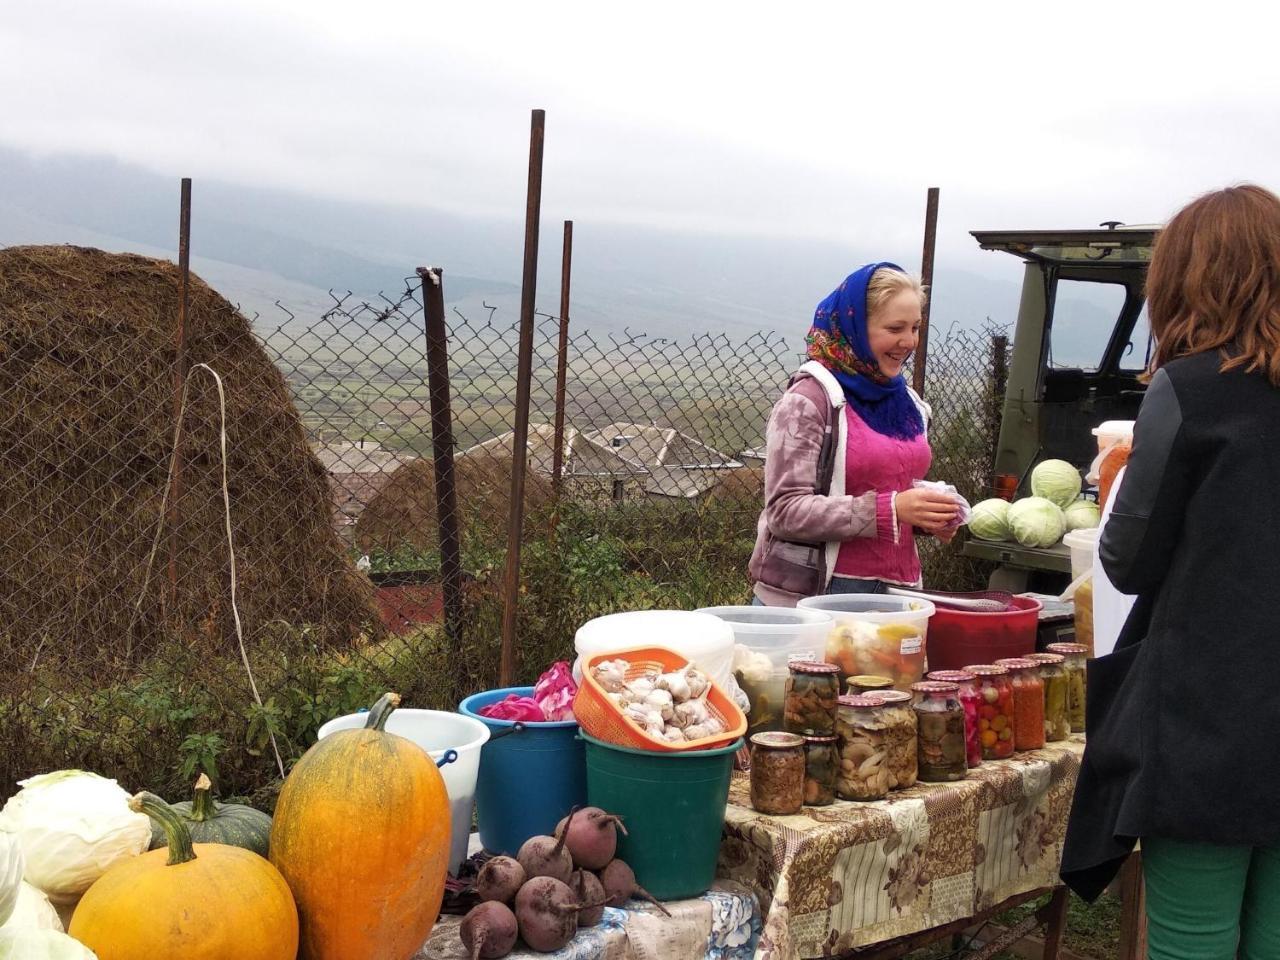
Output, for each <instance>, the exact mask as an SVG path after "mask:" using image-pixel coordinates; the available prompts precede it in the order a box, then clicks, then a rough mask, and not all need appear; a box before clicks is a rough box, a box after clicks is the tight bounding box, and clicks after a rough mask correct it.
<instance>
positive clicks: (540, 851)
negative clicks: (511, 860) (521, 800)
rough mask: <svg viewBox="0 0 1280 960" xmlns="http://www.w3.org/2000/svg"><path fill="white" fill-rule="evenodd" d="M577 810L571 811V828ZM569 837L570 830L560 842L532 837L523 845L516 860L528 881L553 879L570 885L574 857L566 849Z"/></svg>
mask: <svg viewBox="0 0 1280 960" xmlns="http://www.w3.org/2000/svg"><path fill="white" fill-rule="evenodd" d="M577 809H578V808H577V807H574V808H573V810H570V811H569V826H570V827H572V825H573V815H574V814H575V813H576V812H577ZM568 835H569V831H568V830H562V831H560V839H559V840H557V839H556V838H555V837H546V836H542V837H530V838H529V839H528V840H526V841H525V842H524V843H523V844H521V846H520V852H519V853H518V854H516V859H517V860H519V861H520V866H522V867H524V873H525V877H526V878H527V879H528V880H532V879H534V878H535V877H551V878H553V879H555V880H559V881H560V882H561V883H563V884H566V885H567V884H568V883H569V878H570V877H571V876H573V857H571V856H569V851H568V850H566V849H565V847H564V844H565V838H566V837H568ZM526 882H527V881H526Z"/></svg>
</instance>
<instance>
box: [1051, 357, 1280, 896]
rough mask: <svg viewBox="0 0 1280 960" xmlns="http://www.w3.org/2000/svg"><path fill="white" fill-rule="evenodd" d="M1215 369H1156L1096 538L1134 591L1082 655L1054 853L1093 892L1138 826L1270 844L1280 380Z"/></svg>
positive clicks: (1279, 749) (1277, 820)
mask: <svg viewBox="0 0 1280 960" xmlns="http://www.w3.org/2000/svg"><path fill="white" fill-rule="evenodd" d="M1220 365H1221V358H1220V357H1219V356H1218V354H1217V353H1210V354H1200V355H1197V356H1193V357H1187V358H1183V359H1179V360H1175V361H1173V362H1172V363H1169V364H1167V365H1166V366H1165V367H1163V368H1162V369H1161V370H1160V371H1159V372H1158V373H1157V374H1156V375H1155V376H1154V377H1153V378H1152V381H1151V385H1150V387H1149V389H1148V391H1147V395H1146V397H1145V399H1144V400H1143V403H1142V409H1141V411H1140V412H1139V415H1138V421H1137V424H1136V427H1135V429H1134V443H1133V451H1132V453H1131V455H1130V458H1129V463H1128V468H1127V470H1126V471H1125V478H1124V482H1123V483H1122V484H1121V486H1120V489H1119V491H1118V493H1117V499H1116V503H1115V506H1114V507H1113V509H1112V513H1111V517H1110V519H1109V520H1108V522H1107V526H1106V528H1105V530H1104V531H1103V535H1102V541H1101V543H1100V546H1099V556H1100V559H1101V562H1102V566H1103V568H1104V569H1105V570H1106V573H1107V576H1108V577H1109V578H1110V579H1111V581H1112V582H1113V583H1114V584H1115V585H1116V587H1117V588H1118V589H1119V590H1121V591H1122V592H1124V593H1128V594H1136V595H1137V596H1138V600H1137V602H1136V603H1135V605H1134V609H1133V613H1132V614H1131V615H1130V618H1129V620H1128V622H1127V623H1126V625H1125V629H1124V632H1123V634H1122V637H1121V641H1120V642H1119V643H1118V644H1117V649H1116V652H1114V653H1112V654H1110V655H1108V656H1105V657H1101V658H1099V659H1097V660H1095V661H1092V662H1091V663H1090V665H1089V681H1088V682H1089V690H1088V704H1087V709H1088V723H1089V732H1088V742H1087V744H1086V746H1085V753H1084V761H1083V764H1082V767H1081V771H1080V779H1079V781H1078V782H1077V786H1076V794H1075V799H1074V802H1073V804H1072V809H1071V818H1070V821H1069V824H1068V828H1067V838H1066V847H1065V849H1064V852H1063V863H1062V875H1063V879H1064V880H1065V881H1066V882H1067V883H1068V884H1069V885H1070V886H1071V887H1072V888H1073V889H1075V890H1076V891H1077V892H1078V893H1080V894H1081V896H1084V897H1085V898H1086V899H1093V898H1094V897H1096V896H1097V894H1098V893H1099V892H1101V890H1102V889H1103V888H1104V887H1105V886H1106V885H1107V883H1109V882H1110V880H1111V879H1112V878H1113V877H1114V875H1115V872H1116V870H1117V869H1118V868H1119V865H1120V863H1121V862H1122V861H1123V859H1124V857H1125V856H1126V855H1127V854H1128V853H1129V852H1130V851H1131V850H1132V849H1133V843H1134V841H1135V839H1138V838H1141V837H1144V836H1158V837H1167V838H1173V839H1183V840H1197V841H1202V842H1209V843H1221V844H1237V845H1247V846H1275V845H1277V844H1280V817H1277V816H1276V803H1277V800H1278V799H1280V489H1278V488H1280V390H1277V389H1276V388H1274V387H1272V386H1271V385H1270V384H1269V383H1268V382H1267V380H1266V378H1265V377H1263V376H1261V375H1259V374H1246V373H1243V372H1240V371H1232V372H1230V373H1225V374H1224V373H1220V372H1219V368H1220Z"/></svg>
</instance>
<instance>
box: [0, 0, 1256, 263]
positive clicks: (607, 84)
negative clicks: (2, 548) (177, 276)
mask: <svg viewBox="0 0 1280 960" xmlns="http://www.w3.org/2000/svg"><path fill="white" fill-rule="evenodd" d="M1269 6H1270V5H1265V4H1251V5H1250V6H1249V7H1245V5H1243V4H1238V5H1237V4H1233V3H1226V2H1217V3H1214V4H1210V5H1206V4H1203V3H1201V4H1197V5H1196V6H1195V7H1194V8H1191V7H1189V6H1185V7H1184V6H1183V5H1180V4H1170V3H1160V4H1156V3H1149V4H1148V3H1141V4H1135V3H1128V4H1125V3H1118V4H1087V5H1082V4H1067V3H1042V4H1037V3H1027V2H1025V0H1022V2H1019V3H1008V4H1005V3H978V4H957V3H939V4H924V3H897V4H880V5H876V6H874V8H873V7H872V5H870V4H854V3H841V4H834V3H833V4H803V3H794V2H793V3H791V4H782V3H778V2H774V3H769V4H758V3H750V2H736V3H702V2H691V0H683V2H679V3H671V2H657V0H648V2H645V3H643V4H639V3H636V4H622V3H574V4H568V3H550V2H545V0H544V2H528V0H522V2H510V3H508V2H503V3H482V2H477V0H472V2H466V3H458V2H455V3H450V4H434V3H428V2H424V0H417V2H395V0H342V2H334V0H307V2H305V3H303V2H297V3H288V2H283V0H252V2H245V0H217V2H205V3H180V2H177V0H171V2H160V0H102V2H97V3H83V2H72V0H38V2H35V0H31V2H12V0H11V2H8V3H6V4H5V10H4V16H3V18H0V84H2V85H3V89H4V90H5V91H6V94H7V95H6V96H5V106H4V113H3V118H2V119H0V142H3V143H6V144H8V145H12V146H18V147H22V148H26V149H30V150H37V151H86V152H93V153H104V154H109V155H112V156H115V157H118V158H119V159H121V160H124V161H128V162H131V163H137V164H141V165H143V166H145V167H148V168H151V169H154V170H156V171H158V172H162V173H165V174H169V175H174V176H177V175H179V174H187V175H191V176H194V177H197V178H201V177H210V178H218V179H223V180H229V181H232V182H239V183H245V184H255V185H269V186H278V187H286V188H292V189H297V190H299V191H303V192H307V193H313V194H322V195H330V196H335V197H343V198H355V199H367V200H377V201H388V200H390V201H394V202H397V203H403V204H406V205H415V204H417V205H429V206H435V207H440V208H445V209H448V210H451V211H456V212H461V213H479V214H487V215H496V216H500V217H510V218H513V219H515V218H519V217H520V216H522V214H523V206H524V189H525V183H524V178H525V173H526V164H527V151H528V129H529V111H530V109H531V108H534V107H540V108H544V109H545V110H546V111H547V140H546V145H547V152H546V173H545V194H544V197H545V199H544V210H543V214H544V218H545V219H546V220H547V221H548V222H556V221H558V220H559V219H561V218H572V219H575V220H578V221H585V220H598V221H610V222H623V223H640V224H647V225H658V226H663V227H673V228H677V229H682V230H683V229H687V230H697V231H703V232H708V233H726V232H727V233H748V234H756V235H765V236H807V237H813V238H823V239H833V240H838V241H841V242H848V243H856V244H857V245H858V246H859V247H865V246H866V245H867V244H868V243H871V244H876V243H881V242H882V243H884V245H885V246H886V247H887V248H891V249H900V248H901V247H902V246H903V245H904V244H907V243H910V244H912V245H915V246H917V247H918V239H917V238H918V237H919V234H920V229H921V221H922V217H923V207H924V197H925V190H926V188H927V187H929V186H938V187H940V188H941V190H942V218H941V223H940V244H941V246H942V248H943V250H944V251H947V254H948V256H950V257H953V258H956V259H960V260H967V259H969V258H974V260H975V262H976V258H977V257H978V256H979V255H978V254H977V251H976V249H975V248H974V245H973V243H972V241H971V240H970V239H969V238H968V237H967V234H966V231H968V230H970V229H975V228H1017V227H1054V226H1092V225H1094V224H1096V223H1098V222H1099V221H1102V220H1106V219H1117V220H1123V221H1127V222H1130V223H1139V222H1150V221H1154V220H1160V219H1164V218H1166V217H1167V216H1168V215H1169V214H1170V213H1171V212H1172V211H1173V210H1175V209H1177V207H1178V206H1179V205H1180V204H1181V203H1183V202H1185V201H1186V200H1188V199H1190V198H1191V197H1192V196H1194V195H1195V194H1197V193H1198V192H1201V191H1203V190H1205V189H1208V188H1212V187H1216V186H1221V185H1225V184H1227V183H1231V182H1236V181H1240V180H1246V179H1249V180H1256V181H1258V182H1261V183H1263V184H1265V185H1268V186H1271V187H1272V188H1278V187H1280V175H1277V165H1278V163H1280V132H1278V128H1277V114H1278V111H1277V106H1278V105H1280V57H1277V56H1276V53H1275V44H1276V36H1277V29H1276V28H1277V26H1280V16H1277V15H1276V14H1275V13H1273V12H1271V13H1269V12H1262V11H1266V10H1267V9H1268V8H1269ZM1271 9H1273V10H1274V8H1271ZM1246 11H1248V12H1246ZM987 256H988V257H989V256H990V255H987Z"/></svg>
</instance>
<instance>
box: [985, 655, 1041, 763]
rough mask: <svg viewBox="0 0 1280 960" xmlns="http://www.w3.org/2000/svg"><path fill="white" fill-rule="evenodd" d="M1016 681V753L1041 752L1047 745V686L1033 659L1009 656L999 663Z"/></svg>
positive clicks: (1014, 706) (1014, 700)
mask: <svg viewBox="0 0 1280 960" xmlns="http://www.w3.org/2000/svg"><path fill="white" fill-rule="evenodd" d="M996 665H997V666H1001V667H1005V668H1006V669H1007V670H1008V671H1009V677H1010V679H1011V680H1012V682H1013V746H1014V749H1015V750H1039V749H1040V748H1041V747H1043V746H1044V683H1042V682H1041V680H1040V667H1039V665H1038V664H1037V663H1036V662H1035V661H1034V660H1027V659H1025V658H1023V657H1010V658H1009V659H1007V660H997V661H996Z"/></svg>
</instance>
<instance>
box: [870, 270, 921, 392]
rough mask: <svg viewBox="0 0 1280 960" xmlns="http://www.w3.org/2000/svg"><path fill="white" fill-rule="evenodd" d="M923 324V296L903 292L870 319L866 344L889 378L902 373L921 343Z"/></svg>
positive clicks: (881, 369) (891, 299)
mask: <svg viewBox="0 0 1280 960" xmlns="http://www.w3.org/2000/svg"><path fill="white" fill-rule="evenodd" d="M920 323H921V311H920V295H919V294H918V293H916V292H915V291H914V290H900V291H899V292H897V293H895V294H894V295H893V296H891V297H890V298H889V299H888V300H886V301H885V302H884V303H883V304H882V305H881V307H880V309H878V310H877V311H875V313H873V314H871V315H870V316H869V317H868V318H867V340H868V342H869V343H870V345H871V352H872V354H873V355H874V356H875V358H876V363H877V364H878V365H879V367H880V372H881V373H883V374H884V375H885V376H886V377H896V376H897V375H898V374H900V373H902V365H903V364H904V363H906V362H907V358H908V357H909V356H911V354H912V352H913V351H914V350H915V348H916V344H918V343H919V342H920Z"/></svg>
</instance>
